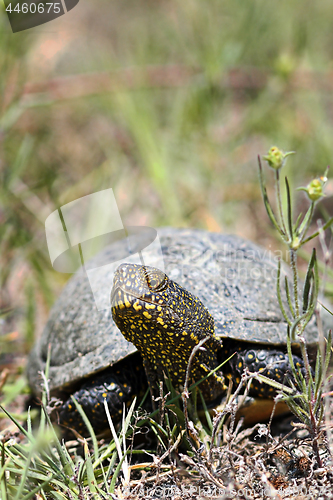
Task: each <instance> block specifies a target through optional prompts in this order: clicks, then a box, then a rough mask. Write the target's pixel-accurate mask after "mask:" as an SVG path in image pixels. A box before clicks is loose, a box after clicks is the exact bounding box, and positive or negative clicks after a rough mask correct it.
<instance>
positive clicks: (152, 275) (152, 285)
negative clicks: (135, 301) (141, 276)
mask: <svg viewBox="0 0 333 500" xmlns="http://www.w3.org/2000/svg"><path fill="white" fill-rule="evenodd" d="M145 274H146V281H147V285H148V287H149V289H150V290H151V291H153V292H161V291H162V290H164V289H165V287H166V286H167V281H168V277H167V276H166V275H165V274H164V273H163V272H162V271H160V270H158V269H156V271H155V272H149V273H148V272H146V273H145Z"/></svg>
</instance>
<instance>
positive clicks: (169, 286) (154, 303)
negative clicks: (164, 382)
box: [111, 264, 214, 359]
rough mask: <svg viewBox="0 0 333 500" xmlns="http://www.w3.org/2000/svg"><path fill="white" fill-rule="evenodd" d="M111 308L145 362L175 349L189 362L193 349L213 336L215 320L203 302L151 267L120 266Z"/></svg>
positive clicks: (114, 285) (119, 324)
mask: <svg viewBox="0 0 333 500" xmlns="http://www.w3.org/2000/svg"><path fill="white" fill-rule="evenodd" d="M111 308H112V316H113V319H114V321H115V323H116V325H117V326H118V328H119V329H120V331H121V332H122V334H123V335H124V337H125V338H126V339H127V340H129V341H130V342H132V343H133V344H134V345H135V346H136V347H137V348H138V350H139V351H140V352H141V354H142V355H143V357H144V358H149V357H150V353H151V352H152V351H155V352H156V357H158V356H162V354H163V355H165V353H166V352H168V353H169V352H170V351H171V350H173V351H175V348H177V350H178V349H179V353H178V356H179V357H181V356H182V355H184V358H185V356H187V359H188V355H189V353H190V352H191V350H192V348H193V347H194V346H195V345H196V344H198V342H199V341H200V340H201V339H202V338H204V337H205V336H207V335H213V332H214V320H213V318H212V316H211V315H210V313H209V311H208V310H207V309H206V308H205V306H204V305H203V304H202V302H201V301H200V300H199V299H198V298H197V297H195V296H194V295H192V294H191V293H189V292H188V291H187V290H185V289H184V288H183V287H181V286H180V285H178V284H177V283H175V282H174V281H172V280H171V279H170V278H168V276H167V275H166V274H164V273H163V272H162V271H160V270H159V269H156V268H154V267H149V266H140V265H137V264H121V266H119V268H118V269H117V271H116V273H115V276H114V282H113V288H112V292H111ZM172 355H175V352H173V353H172Z"/></svg>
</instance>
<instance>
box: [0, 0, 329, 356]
mask: <svg viewBox="0 0 333 500" xmlns="http://www.w3.org/2000/svg"><path fill="white" fill-rule="evenodd" d="M332 14H333V6H332V2H331V1H329V0H321V2H312V1H311V2H310V1H308V0H303V2H293V1H288V2H287V1H280V2H267V0H254V1H249V2H244V1H241V0H235V1H233V2H226V1H222V0H210V1H209V2H208V1H199V0H187V1H186V2H184V1H181V0H169V1H161V0H160V1H157V0H154V1H153V0H145V1H143V0H136V1H133V0H128V1H127V2H119V1H113V0H85V1H83V0H81V2H80V3H79V4H78V6H77V7H75V8H74V9H73V10H72V11H71V12H70V13H68V14H66V16H63V17H61V18H59V19H57V20H56V21H52V22H51V23H48V24H46V25H43V26H40V27H38V28H35V29H30V30H27V31H24V32H21V33H16V34H13V33H12V32H11V30H10V26H9V22H8V19H7V18H6V16H5V13H4V8H3V6H2V7H1V15H0V99H1V106H0V112H1V116H0V175H1V191H0V240H1V286H2V295H1V305H0V307H1V311H2V316H1V318H0V320H1V325H2V336H0V339H1V340H0V350H1V351H2V355H3V357H2V358H1V362H2V366H4V365H6V364H7V365H8V364H10V363H11V360H12V359H13V357H14V358H15V359H17V356H18V353H19V356H21V355H22V356H23V357H24V355H25V353H26V352H27V351H28V350H29V348H30V346H31V343H32V342H33V338H34V336H35V335H36V332H40V331H41V329H42V326H43V324H44V322H45V320H46V318H47V313H48V310H49V307H50V305H51V304H52V302H53V301H54V298H55V297H56V296H57V294H58V293H59V290H60V289H61V286H62V285H63V283H64V282H65V280H66V279H67V278H68V275H61V274H60V273H56V272H54V271H53V270H52V267H51V264H50V261H49V257H48V252H47V247H46V241H45V235H44V221H45V219H46V217H47V216H48V215H49V214H50V213H51V212H52V211H54V210H55V209H56V208H58V207H59V206H61V205H63V204H64V203H68V202H69V201H72V200H74V199H77V198H79V197H81V196H84V195H87V194H90V193H92V192H96V191H98V190H101V189H105V188H109V187H112V188H113V189H114V193H115V196H116V199H117V203H118V206H119V209H120V213H121V216H122V218H123V222H124V223H125V224H132V225H151V226H155V227H158V226H161V225H175V226H189V227H198V228H207V229H209V230H213V231H223V232H229V233H237V234H240V235H242V236H245V237H247V238H250V239H252V240H254V241H257V242H260V243H262V244H264V245H267V246H269V245H272V244H273V245H274V244H276V245H278V244H279V243H278V242H277V243H275V242H274V240H273V239H272V229H271V227H270V225H269V222H268V218H267V216H266V213H265V210H264V208H263V203H262V200H261V195H260V191H259V185H258V176H257V162H256V157H257V155H258V154H264V153H266V152H267V150H268V149H269V147H270V146H271V145H273V144H276V145H277V146H279V147H280V148H282V149H284V150H285V151H287V150H294V151H296V152H297V154H296V155H295V156H294V157H292V159H290V160H289V162H288V164H287V166H286V169H285V173H287V174H288V177H289V180H290V183H291V185H292V186H294V187H295V186H298V185H306V184H307V183H308V182H309V181H310V180H311V179H312V178H313V176H315V175H319V174H322V173H323V172H324V170H325V167H326V165H327V164H329V163H330V161H331V158H332V125H333V99H332V96H333V93H332V90H333V65H332V56H333V31H332V28H331V24H332ZM266 175H267V176H268V177H269V172H267V171H266ZM328 190H330V185H329V186H328ZM303 205H305V206H306V205H307V202H306V200H305V198H304V195H303V194H301V193H300V194H299V196H298V198H297V206H299V207H301V208H302V206H303ZM18 365H19V366H21V365H22V363H21V361H20V362H19V363H18Z"/></svg>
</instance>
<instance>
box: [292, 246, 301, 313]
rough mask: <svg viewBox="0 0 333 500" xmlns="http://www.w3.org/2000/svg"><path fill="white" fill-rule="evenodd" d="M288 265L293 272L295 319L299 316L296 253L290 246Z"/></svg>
mask: <svg viewBox="0 0 333 500" xmlns="http://www.w3.org/2000/svg"><path fill="white" fill-rule="evenodd" d="M290 266H291V269H292V272H293V285H294V301H295V318H296V319H297V318H299V302H298V275H297V254H296V251H295V250H293V249H292V248H290Z"/></svg>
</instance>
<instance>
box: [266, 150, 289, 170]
mask: <svg viewBox="0 0 333 500" xmlns="http://www.w3.org/2000/svg"><path fill="white" fill-rule="evenodd" d="M291 154H294V151H288V152H287V153H284V152H283V151H282V150H281V149H279V148H277V147H276V146H272V147H271V149H270V150H269V151H268V153H267V155H266V156H264V160H266V161H267V163H268V165H269V166H270V167H272V168H274V170H280V168H282V167H283V165H284V164H285V161H286V158H287V156H289V155H291Z"/></svg>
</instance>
